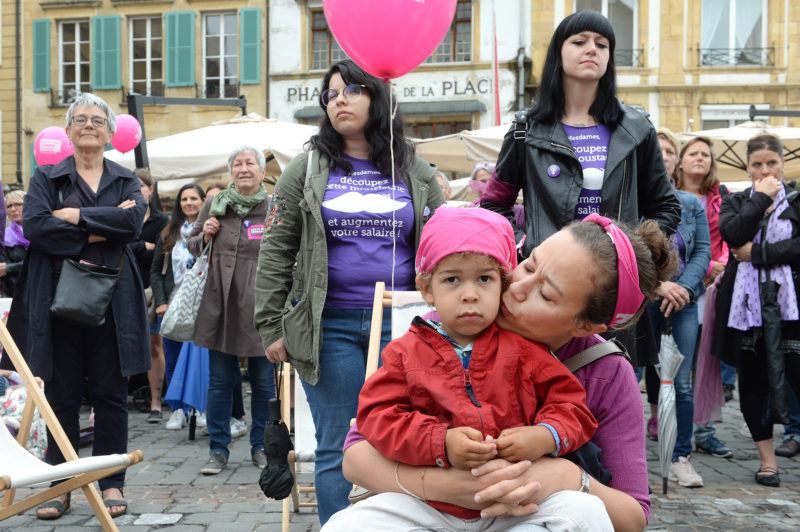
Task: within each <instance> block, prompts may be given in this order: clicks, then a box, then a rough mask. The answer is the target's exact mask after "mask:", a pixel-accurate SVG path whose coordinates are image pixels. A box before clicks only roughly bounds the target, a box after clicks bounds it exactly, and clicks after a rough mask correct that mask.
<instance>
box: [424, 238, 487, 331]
mask: <svg viewBox="0 0 800 532" xmlns="http://www.w3.org/2000/svg"><path fill="white" fill-rule="evenodd" d="M419 284H420V292H422V297H423V298H424V299H425V301H426V302H427V303H428V304H429V305H433V306H435V307H436V312H438V313H439V317H440V318H441V319H442V328H443V329H444V330H445V331H447V334H449V335H450V336H451V337H452V338H453V339H454V340H455V341H456V342H458V343H459V344H461V345H462V346H463V345H467V344H470V343H472V342H473V341H474V340H475V338H477V337H478V335H480V333H482V332H483V331H484V329H486V328H487V327H488V326H489V325H491V323H492V322H493V321H494V320H495V318H496V317H497V312H498V309H499V307H500V294H501V293H502V278H501V276H500V268H499V267H498V266H497V263H496V262H494V261H492V260H491V259H490V258H489V257H488V256H486V255H480V254H477V253H467V254H463V255H462V254H458V255H449V256H447V257H445V258H444V259H442V260H441V262H439V264H437V265H436V268H434V270H433V273H432V274H431V278H430V280H428V281H427V282H425V281H423V282H420V283H419Z"/></svg>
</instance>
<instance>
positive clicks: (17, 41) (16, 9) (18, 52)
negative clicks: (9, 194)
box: [14, 0, 23, 186]
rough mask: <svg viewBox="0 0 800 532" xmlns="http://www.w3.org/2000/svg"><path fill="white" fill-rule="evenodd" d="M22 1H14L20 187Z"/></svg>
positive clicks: (18, 174) (20, 182) (18, 176)
mask: <svg viewBox="0 0 800 532" xmlns="http://www.w3.org/2000/svg"><path fill="white" fill-rule="evenodd" d="M21 3H22V0H16V1H15V2H14V56H15V57H14V61H15V69H16V74H17V79H16V82H15V92H16V95H15V97H16V120H17V185H19V186H22V185H23V182H22V72H21V71H20V70H21V68H22V65H21V62H22V57H21V54H22V44H21V42H20V41H21V39H22V38H21V37H20V28H21V27H22V24H21V23H20V16H21V14H20V9H21V6H20V4H21Z"/></svg>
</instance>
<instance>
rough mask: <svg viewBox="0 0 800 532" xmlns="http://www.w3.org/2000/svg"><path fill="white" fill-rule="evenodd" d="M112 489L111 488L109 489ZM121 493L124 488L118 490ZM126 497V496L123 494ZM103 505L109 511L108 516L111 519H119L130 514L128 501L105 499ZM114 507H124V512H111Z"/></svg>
mask: <svg viewBox="0 0 800 532" xmlns="http://www.w3.org/2000/svg"><path fill="white" fill-rule="evenodd" d="M109 489H111V488H109ZM117 489H118V490H119V492H120V493H122V488H117ZM122 496H123V497H124V496H125V494H124V493H122ZM103 505H105V507H106V508H107V509H108V514H109V515H110V516H111V517H119V516H120V515H125V514H126V513H127V512H128V501H126V500H125V499H103ZM112 506H122V507H123V508H122V510H117V511H116V512H112V511H111V507H112Z"/></svg>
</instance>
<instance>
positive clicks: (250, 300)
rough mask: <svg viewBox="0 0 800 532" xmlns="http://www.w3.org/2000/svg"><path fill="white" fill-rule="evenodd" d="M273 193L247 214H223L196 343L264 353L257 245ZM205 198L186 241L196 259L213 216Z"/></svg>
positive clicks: (238, 353)
mask: <svg viewBox="0 0 800 532" xmlns="http://www.w3.org/2000/svg"><path fill="white" fill-rule="evenodd" d="M268 205H269V197H267V199H266V200H265V201H264V203H262V204H260V205H257V206H256V207H253V210H251V211H250V213H249V214H248V215H247V218H245V219H242V218H240V217H239V216H238V215H237V214H236V213H235V212H234V211H233V210H232V209H231V208H228V211H227V212H226V213H225V216H222V217H220V218H219V222H220V228H219V232H217V235H216V236H215V237H214V244H213V245H212V248H211V267H210V269H209V272H208V279H207V280H206V287H205V290H204V291H203V299H202V300H201V302H200V311H199V312H198V314H197V328H196V332H195V337H194V343H195V345H198V346H200V347H207V348H209V349H214V350H217V351H221V352H223V353H227V354H229V355H236V356H242V357H256V356H262V357H263V356H264V348H263V347H262V346H261V337H260V336H259V334H258V331H257V330H256V328H255V326H254V325H253V309H254V295H253V294H254V290H253V285H254V283H255V278H256V266H257V265H258V248H259V245H260V244H261V236H262V235H263V234H264V220H265V219H266V215H267V206H268ZM210 208H211V200H209V201H207V202H206V203H205V205H203V208H202V209H201V210H200V214H199V216H198V217H197V222H196V223H195V224H194V228H193V229H192V232H191V233H190V234H189V238H188V240H187V241H186V246H187V248H188V249H189V252H190V253H191V254H192V255H194V256H195V257H197V256H199V255H200V253H202V251H203V248H204V247H205V244H204V242H203V232H202V229H203V223H204V222H205V221H206V220H207V219H208V218H209V216H208V210H209V209H210Z"/></svg>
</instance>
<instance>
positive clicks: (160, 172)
mask: <svg viewBox="0 0 800 532" xmlns="http://www.w3.org/2000/svg"><path fill="white" fill-rule="evenodd" d="M316 131H317V127H316V126H308V125H303V124H293V123H289V122H279V121H277V120H273V119H268V118H264V117H262V116H260V115H258V114H256V113H250V114H248V115H245V116H237V117H236V118H232V119H230V120H223V121H220V122H214V123H212V124H211V125H210V126H206V127H201V128H199V129H193V130H190V131H184V132H182V133H176V134H174V135H168V136H166V137H161V138H158V139H153V140H148V141H147V153H148V157H149V159H150V173H151V174H152V175H153V178H154V179H155V180H156V181H165V180H172V179H186V178H192V179H193V180H199V179H204V178H209V177H215V176H225V175H228V155H230V153H231V152H232V151H233V150H235V149H236V148H238V147H239V146H241V145H243V144H250V145H252V146H254V147H256V148H258V149H260V150H262V151H263V152H264V155H266V156H269V155H270V154H271V155H273V156H274V159H272V160H270V161H268V162H267V175H268V176H279V175H280V174H281V172H282V171H283V169H284V168H285V167H286V165H287V164H288V163H289V161H291V160H292V158H293V157H294V156H295V155H297V154H299V153H300V152H301V151H303V144H305V142H306V141H307V140H308V139H309V138H310V137H311V135H313V134H314V133H315V132H316ZM105 156H106V157H108V158H109V159H110V160H112V161H115V162H117V163H119V164H121V165H122V166H125V167H126V168H130V169H133V168H135V167H136V159H135V157H134V152H133V151H130V152H128V153H120V152H118V151H117V150H110V151H107V152H106V153H105Z"/></svg>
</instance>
